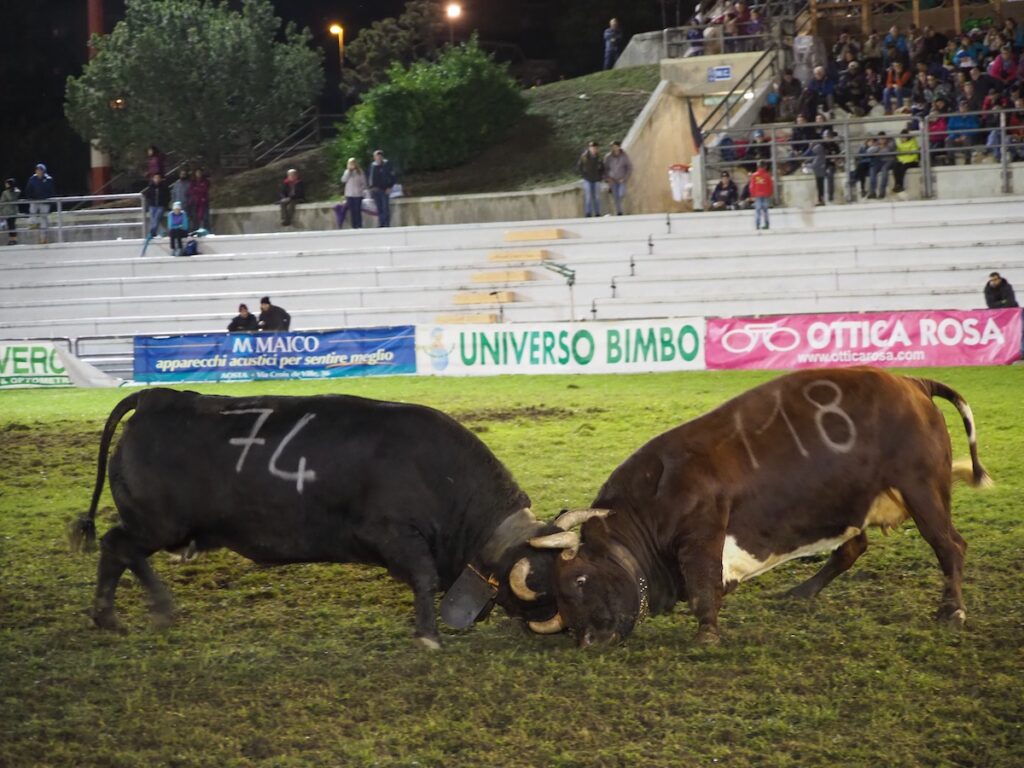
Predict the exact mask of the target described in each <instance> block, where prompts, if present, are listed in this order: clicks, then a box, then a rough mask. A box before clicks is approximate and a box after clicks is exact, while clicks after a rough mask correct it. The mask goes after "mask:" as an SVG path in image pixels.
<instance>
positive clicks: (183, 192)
mask: <svg viewBox="0 0 1024 768" xmlns="http://www.w3.org/2000/svg"><path fill="white" fill-rule="evenodd" d="M189 186H190V184H189V180H188V169H187V168H181V169H180V170H179V171H178V180H177V181H175V182H174V183H173V184H171V200H172V201H173V200H177V201H178V202H179V203H181V204H182V206H183V207H184V209H185V210H186V211H188V210H189V204H188V188H189ZM193 221H195V219H194V218H193Z"/></svg>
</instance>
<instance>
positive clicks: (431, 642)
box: [414, 635, 441, 651]
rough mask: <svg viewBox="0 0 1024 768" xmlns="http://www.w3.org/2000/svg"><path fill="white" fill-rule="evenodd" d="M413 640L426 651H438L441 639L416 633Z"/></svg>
mask: <svg viewBox="0 0 1024 768" xmlns="http://www.w3.org/2000/svg"><path fill="white" fill-rule="evenodd" d="M414 640H415V641H416V642H417V643H419V644H420V645H422V646H423V647H424V648H426V649H427V650H428V651H439V650H441V639H440V638H437V637H427V636H426V635H416V637H415V638H414Z"/></svg>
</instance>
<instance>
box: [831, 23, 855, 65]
mask: <svg viewBox="0 0 1024 768" xmlns="http://www.w3.org/2000/svg"><path fill="white" fill-rule="evenodd" d="M847 53H849V54H852V55H853V58H854V60H856V59H858V58H859V57H860V46H859V45H857V41H856V40H854V39H853V38H851V37H850V33H849V32H847V31H846V30H845V29H844V30H843V31H842V32H840V33H839V37H837V38H836V42H835V44H834V45H833V46H832V61H835V62H843V61H846V58H845V54H847Z"/></svg>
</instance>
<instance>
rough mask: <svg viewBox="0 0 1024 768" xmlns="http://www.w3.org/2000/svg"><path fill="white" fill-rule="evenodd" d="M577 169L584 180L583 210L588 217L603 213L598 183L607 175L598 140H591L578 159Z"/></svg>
mask: <svg viewBox="0 0 1024 768" xmlns="http://www.w3.org/2000/svg"><path fill="white" fill-rule="evenodd" d="M576 170H577V171H578V172H579V174H580V177H581V178H582V180H583V212H584V213H585V214H586V217H587V218H590V217H591V216H600V215H601V201H600V199H599V198H598V196H597V191H598V184H600V183H601V182H602V181H603V180H604V179H605V176H606V175H607V174H606V173H605V170H604V160H602V159H601V153H600V152H599V147H598V145H597V142H596V141H591V142H590V143H589V144H588V145H587V148H586V149H585V150H584V151H583V154H582V155H580V158H579V160H577V161H576Z"/></svg>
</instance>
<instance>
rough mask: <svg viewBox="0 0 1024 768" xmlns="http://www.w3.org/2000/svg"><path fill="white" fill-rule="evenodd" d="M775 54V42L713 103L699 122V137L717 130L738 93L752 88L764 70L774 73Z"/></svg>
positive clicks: (776, 50) (727, 114) (735, 100)
mask: <svg viewBox="0 0 1024 768" xmlns="http://www.w3.org/2000/svg"><path fill="white" fill-rule="evenodd" d="M777 54H778V49H777V46H776V44H775V43H772V44H771V45H769V46H768V48H767V49H765V51H764V53H762V54H761V55H760V56H759V57H758V59H757V61H755V62H754V63H753V64H752V65H751V66H750V69H748V70H747V71H746V72H744V73H743V76H742V77H740V79H739V80H738V81H737V82H736V84H735V85H734V86H733V87H732V89H731V90H730V91H729V92H728V93H727V94H726V95H725V97H724V98H723V99H722V100H721V101H720V102H718V104H717V105H715V108H714V109H713V110H711V112H710V113H709V114H708V116H707V117H705V118H704V121H703V122H702V123H701V124H700V126H699V131H700V136H701V137H703V136H706V135H707V134H708V133H711V132H714V131H717V130H718V125H719V123H721V122H722V120H724V119H727V118H728V116H729V114H730V110H731V108H732V106H733V105H735V104H736V102H737V101H739V100H740V98H741V97H740V96H739V95H738V94H741V93H746V92H747V91H749V90H753V89H754V88H755V87H756V86H757V83H758V80H760V79H761V77H762V76H763V75H764V74H765V72H772V73H773V74H774V69H775V68H776V58H777ZM694 138H695V139H696V138H697V137H694Z"/></svg>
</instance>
